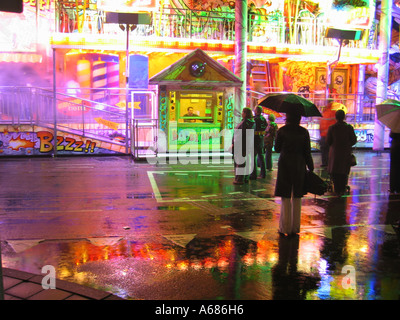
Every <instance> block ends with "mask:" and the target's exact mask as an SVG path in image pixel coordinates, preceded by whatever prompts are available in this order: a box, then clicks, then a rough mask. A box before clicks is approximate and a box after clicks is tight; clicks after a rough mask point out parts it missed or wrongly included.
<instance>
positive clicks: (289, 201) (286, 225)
mask: <svg viewBox="0 0 400 320" xmlns="http://www.w3.org/2000/svg"><path fill="white" fill-rule="evenodd" d="M300 119H301V115H300V114H298V113H286V124H285V125H284V126H283V127H281V128H280V129H279V130H278V132H277V135H276V140H275V151H276V152H279V153H280V156H279V160H278V176H277V179H276V185H275V196H278V197H281V198H282V205H281V215H280V220H279V232H280V233H281V234H284V235H289V234H296V233H299V232H300V214H301V198H302V197H303V196H304V195H305V194H306V193H307V191H306V185H305V178H306V170H307V169H306V167H308V169H309V170H310V171H314V162H313V159H312V157H311V141H310V134H309V133H308V131H307V129H305V128H303V127H301V126H300Z"/></svg>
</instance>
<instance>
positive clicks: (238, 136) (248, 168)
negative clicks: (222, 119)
mask: <svg viewBox="0 0 400 320" xmlns="http://www.w3.org/2000/svg"><path fill="white" fill-rule="evenodd" d="M254 129H255V122H254V119H253V112H252V111H251V109H250V108H243V110H242V121H241V122H240V123H239V125H238V126H237V127H236V129H235V132H234V135H233V146H232V151H233V161H234V164H235V180H234V181H233V184H243V183H248V182H249V175H250V173H251V172H252V169H253V155H254V146H253V141H254V138H253V137H254ZM250 130H251V131H250ZM248 134H251V137H250V136H249V137H248Z"/></svg>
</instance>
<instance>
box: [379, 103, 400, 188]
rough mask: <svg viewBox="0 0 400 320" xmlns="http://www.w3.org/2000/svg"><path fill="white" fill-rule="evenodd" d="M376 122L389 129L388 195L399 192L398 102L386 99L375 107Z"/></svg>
mask: <svg viewBox="0 0 400 320" xmlns="http://www.w3.org/2000/svg"><path fill="white" fill-rule="evenodd" d="M376 114H377V116H378V120H379V121H380V122H382V123H383V124H384V125H385V126H387V127H388V128H389V129H390V138H391V139H392V140H391V146H390V182H389V184H390V189H389V191H390V193H396V192H397V193H399V192H400V101H398V100H394V99H386V100H385V101H383V102H382V103H381V104H377V105H376Z"/></svg>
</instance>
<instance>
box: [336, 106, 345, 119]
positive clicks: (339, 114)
mask: <svg viewBox="0 0 400 320" xmlns="http://www.w3.org/2000/svg"><path fill="white" fill-rule="evenodd" d="M345 116H346V114H345V113H344V111H343V110H342V109H339V110H338V111H336V113H335V118H336V120H338V121H343V120H344V118H345Z"/></svg>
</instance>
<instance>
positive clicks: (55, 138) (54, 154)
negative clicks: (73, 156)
mask: <svg viewBox="0 0 400 320" xmlns="http://www.w3.org/2000/svg"><path fill="white" fill-rule="evenodd" d="M56 90H57V84H56V49H55V48H53V112H54V131H53V132H54V143H53V156H54V157H55V156H57V93H56Z"/></svg>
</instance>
